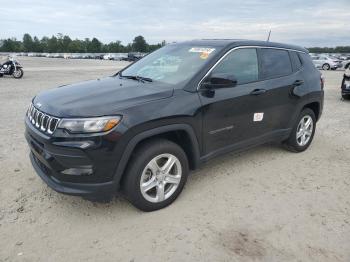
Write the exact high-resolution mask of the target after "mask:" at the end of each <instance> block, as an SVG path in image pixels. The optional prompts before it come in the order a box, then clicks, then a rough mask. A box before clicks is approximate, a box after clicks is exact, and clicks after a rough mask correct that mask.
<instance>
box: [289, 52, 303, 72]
mask: <svg viewBox="0 0 350 262" xmlns="http://www.w3.org/2000/svg"><path fill="white" fill-rule="evenodd" d="M289 54H290V58H291V60H292V65H293V71H298V70H299V69H300V68H301V66H302V64H301V61H300V58H299V56H298V54H297V52H295V51H290V52H289Z"/></svg>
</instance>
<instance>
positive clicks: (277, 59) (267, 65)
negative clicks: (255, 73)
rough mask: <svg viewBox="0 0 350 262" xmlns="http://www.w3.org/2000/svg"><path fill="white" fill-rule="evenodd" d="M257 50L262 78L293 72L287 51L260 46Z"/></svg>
mask: <svg viewBox="0 0 350 262" xmlns="http://www.w3.org/2000/svg"><path fill="white" fill-rule="evenodd" d="M259 51H260V66H261V71H260V72H261V78H262V79H270V78H277V77H281V76H286V75H289V74H291V73H292V72H293V70H292V64H291V61H290V58H289V54H288V51H285V50H279V49H272V48H262V49H260V50H259Z"/></svg>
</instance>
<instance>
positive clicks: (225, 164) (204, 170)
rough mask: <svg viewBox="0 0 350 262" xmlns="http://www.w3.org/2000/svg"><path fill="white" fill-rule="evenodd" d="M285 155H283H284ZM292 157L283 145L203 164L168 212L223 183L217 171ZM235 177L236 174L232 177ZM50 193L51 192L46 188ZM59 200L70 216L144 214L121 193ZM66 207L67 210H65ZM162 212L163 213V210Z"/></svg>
mask: <svg viewBox="0 0 350 262" xmlns="http://www.w3.org/2000/svg"><path fill="white" fill-rule="evenodd" d="M281 151H282V152H281ZM283 151H285V154H290V153H289V152H288V151H286V150H284V149H283V147H282V146H281V145H280V144H266V145H262V146H259V147H254V148H251V149H248V150H245V151H241V152H237V153H236V152H235V153H228V154H225V155H222V156H218V157H216V158H214V159H212V160H210V161H208V162H207V163H205V164H203V165H202V166H201V167H200V168H199V169H197V170H195V171H192V172H191V173H190V175H189V177H188V181H187V184H186V186H185V188H184V191H183V193H182V194H180V196H179V198H178V199H177V201H175V202H174V203H173V204H172V205H170V206H169V207H168V208H172V206H175V205H176V203H177V202H179V201H182V200H184V199H186V196H187V195H189V194H191V189H194V188H196V187H198V186H201V185H203V184H206V183H207V184H210V183H211V180H213V179H220V176H225V174H224V173H218V172H216V170H218V169H224V170H229V169H232V166H234V165H237V166H240V167H242V166H245V165H246V163H248V162H249V163H253V166H252V167H246V168H253V169H254V171H252V172H258V170H255V168H256V169H258V168H259V164H257V165H255V166H254V163H261V162H263V161H265V160H266V155H268V156H269V158H270V159H276V158H278V157H281V153H282V154H283ZM232 175H233V174H232ZM47 190H51V189H50V188H47ZM53 194H55V195H56V196H57V197H58V198H59V201H58V202H59V203H60V206H61V208H64V209H66V211H65V212H66V213H67V214H72V213H83V214H86V213H87V212H89V213H91V214H94V215H98V214H99V215H101V216H105V215H106V213H108V214H111V213H118V214H121V213H123V214H124V215H126V214H128V215H132V214H135V215H139V214H142V213H144V212H142V211H140V210H138V209H136V208H135V207H133V206H132V205H131V204H130V203H129V202H128V201H127V200H126V199H125V198H124V197H123V195H122V193H117V195H116V196H115V197H114V198H113V199H112V200H110V201H107V202H106V201H102V202H101V201H90V200H86V199H83V198H81V197H75V196H66V195H62V194H59V193H56V192H53ZM62 206H64V207H62ZM166 209H167V208H166ZM160 211H161V210H160ZM144 214H146V213H144Z"/></svg>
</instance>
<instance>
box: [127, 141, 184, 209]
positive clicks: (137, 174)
mask: <svg viewBox="0 0 350 262" xmlns="http://www.w3.org/2000/svg"><path fill="white" fill-rule="evenodd" d="M165 153H169V154H172V155H174V156H176V157H177V158H178V159H179V161H180V164H181V169H182V176H181V181H180V184H179V186H178V187H177V189H176V191H175V192H174V193H173V195H172V196H171V197H169V198H168V199H166V200H164V201H162V202H160V203H152V202H149V201H148V200H146V199H145V198H144V197H143V195H142V193H141V190H140V180H141V175H142V172H143V170H144V168H145V166H146V165H147V164H148V163H149V162H150V161H151V160H152V159H153V158H154V157H155V156H157V155H160V154H165ZM188 173H189V165H188V160H187V156H186V154H185V152H184V151H183V150H182V148H181V147H180V146H178V145H177V144H175V143H173V142H171V141H168V140H165V139H156V140H153V141H152V142H148V143H145V144H144V145H142V146H141V147H140V148H139V149H138V150H137V151H136V152H135V153H134V155H133V157H132V158H131V160H130V162H129V165H128V168H127V171H126V173H125V176H126V177H125V179H124V180H123V191H124V193H125V196H126V197H127V199H128V200H129V201H130V202H131V203H132V204H133V205H134V206H135V207H137V208H139V209H141V210H143V211H154V210H158V209H161V208H164V207H166V206H168V205H170V204H171V203H172V202H173V201H175V199H176V198H177V197H178V196H179V194H180V193H181V191H182V189H183V187H184V185H185V183H186V181H187V177H188Z"/></svg>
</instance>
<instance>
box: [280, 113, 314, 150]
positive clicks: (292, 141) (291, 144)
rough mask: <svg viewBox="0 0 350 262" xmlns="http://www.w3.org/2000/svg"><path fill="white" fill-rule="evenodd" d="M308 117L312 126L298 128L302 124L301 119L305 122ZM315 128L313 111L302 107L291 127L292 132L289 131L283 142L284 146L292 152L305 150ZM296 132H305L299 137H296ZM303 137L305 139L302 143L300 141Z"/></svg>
mask: <svg viewBox="0 0 350 262" xmlns="http://www.w3.org/2000/svg"><path fill="white" fill-rule="evenodd" d="M309 119H311V120H312V122H311V125H312V127H311V128H307V127H306V129H304V131H303V130H300V128H301V126H302V120H303V121H304V123H305V122H306V123H307V121H306V120H309ZM315 130H316V117H315V113H314V111H312V110H311V109H310V108H304V109H303V110H302V111H301V113H300V115H299V117H298V119H297V121H296V123H295V125H294V127H293V129H292V132H291V134H290V136H289V138H288V139H287V140H286V141H285V143H284V144H285V147H286V148H287V149H288V150H290V151H292V152H296V153H298V152H303V151H305V150H306V149H307V148H308V147H309V146H310V144H311V142H312V140H313V138H314V134H315ZM298 134H305V136H304V135H302V136H301V137H300V136H299V137H298V138H297V136H298ZM304 138H305V140H304V142H305V143H303V141H302V140H303V139H304Z"/></svg>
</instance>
